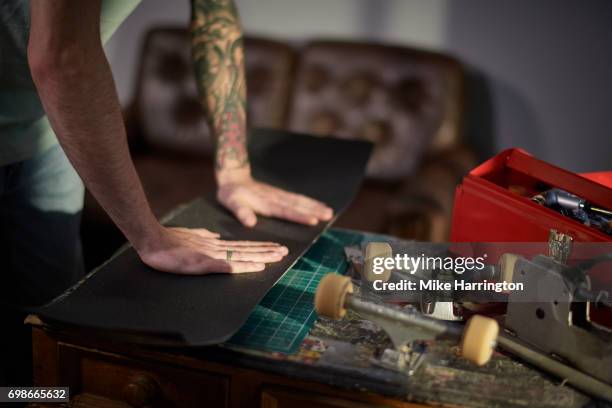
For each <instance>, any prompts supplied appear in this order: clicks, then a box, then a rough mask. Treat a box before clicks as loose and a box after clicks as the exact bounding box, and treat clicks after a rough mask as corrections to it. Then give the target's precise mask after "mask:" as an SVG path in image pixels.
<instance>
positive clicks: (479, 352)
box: [461, 315, 499, 366]
mask: <svg viewBox="0 0 612 408" xmlns="http://www.w3.org/2000/svg"><path fill="white" fill-rule="evenodd" d="M498 334H499V326H498V324H497V321H495V320H493V319H490V318H488V317H484V316H480V315H475V316H473V317H472V318H471V319H470V320H469V321H468V322H467V324H466V326H465V329H464V330H463V338H462V339H461V355H462V356H463V358H465V359H466V360H469V361H471V362H472V363H474V364H477V365H479V366H481V365H484V364H486V363H487V362H488V361H489V360H490V359H491V356H492V355H493V350H494V349H495V342H496V340H497V335H498Z"/></svg>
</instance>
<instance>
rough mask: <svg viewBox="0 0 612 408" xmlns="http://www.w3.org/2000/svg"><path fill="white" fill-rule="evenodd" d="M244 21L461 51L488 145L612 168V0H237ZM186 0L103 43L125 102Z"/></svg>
mask: <svg viewBox="0 0 612 408" xmlns="http://www.w3.org/2000/svg"><path fill="white" fill-rule="evenodd" d="M237 1H238V4H239V8H240V12H241V15H242V20H243V24H244V26H245V31H246V32H248V33H252V34H258V35H265V36H269V37H274V38H280V39H287V40H291V41H293V42H296V43H298V44H299V43H300V42H302V41H304V40H307V39H309V38H314V37H336V38H352V39H372V40H377V41H383V42H394V43H400V44H409V45H410V44H411V45H415V46H420V47H427V48H431V49H436V50H440V51H444V52H450V53H453V54H455V55H456V56H458V57H459V58H460V59H461V60H462V61H463V62H464V63H465V64H466V65H467V66H468V70H469V72H470V73H471V74H470V78H472V80H471V82H470V83H471V84H472V85H473V89H474V92H472V94H473V96H474V98H471V99H475V100H473V101H472V102H474V103H473V104H472V114H471V115H470V127H469V132H470V137H469V139H470V141H472V142H473V143H476V144H477V146H478V151H479V152H480V153H481V155H482V157H486V156H487V155H490V154H492V153H493V152H494V151H497V150H499V149H502V148H505V147H509V146H521V147H523V148H525V149H527V150H529V151H531V152H532V153H534V154H536V155H537V156H539V157H541V158H543V159H545V160H548V161H551V162H553V163H555V164H558V165H561V166H564V167H567V168H570V169H572V170H575V171H589V170H600V169H606V168H607V169H612V155H611V154H610V152H611V151H612V109H611V108H610V106H611V105H612V103H611V102H612V30H610V29H609V22H610V21H612V2H610V1H607V0H591V1H590V2H588V3H584V4H580V5H578V3H576V2H573V1H571V0H540V1H530V0H516V1H507V0H470V1H461V2H459V1H453V0H309V1H307V2H305V1H299V0H237ZM188 19H189V1H188V0H183V1H172V2H169V1H167V0H146V1H143V2H142V4H141V5H140V7H139V8H138V9H137V10H136V11H135V12H134V13H133V14H132V15H131V16H130V17H129V18H128V20H127V21H126V23H125V24H124V25H123V26H122V27H120V29H119V30H118V31H117V33H116V34H115V36H114V37H113V38H112V39H111V41H110V43H109V44H108V46H107V54H108V56H109V59H110V62H111V66H112V68H113V72H114V73H115V78H116V82H117V87H118V90H119V95H120V98H121V101H122V103H123V104H126V103H128V102H129V100H130V98H131V96H132V92H133V88H134V77H135V72H136V66H137V58H138V55H139V50H140V45H141V40H142V36H143V34H144V32H146V30H147V29H148V27H150V26H154V25H180V24H187V21H188Z"/></svg>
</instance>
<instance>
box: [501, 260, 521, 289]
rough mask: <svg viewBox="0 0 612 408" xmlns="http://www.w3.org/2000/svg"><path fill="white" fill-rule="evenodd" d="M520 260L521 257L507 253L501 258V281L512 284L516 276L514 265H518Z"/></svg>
mask: <svg viewBox="0 0 612 408" xmlns="http://www.w3.org/2000/svg"><path fill="white" fill-rule="evenodd" d="M519 258H520V256H519V255H516V254H511V253H505V254H503V255H502V256H500V257H499V262H498V264H499V270H500V272H501V276H500V281H501V282H507V283H512V278H513V276H514V265H516V261H517V260H518V259H519Z"/></svg>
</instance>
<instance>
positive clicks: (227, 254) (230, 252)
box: [225, 249, 234, 262]
mask: <svg viewBox="0 0 612 408" xmlns="http://www.w3.org/2000/svg"><path fill="white" fill-rule="evenodd" d="M232 255H234V251H233V250H231V249H228V250H227V251H225V259H226V260H227V261H228V262H229V261H231V260H232Z"/></svg>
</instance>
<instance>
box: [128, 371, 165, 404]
mask: <svg viewBox="0 0 612 408" xmlns="http://www.w3.org/2000/svg"><path fill="white" fill-rule="evenodd" d="M160 394H161V393H160V388H159V385H158V384H157V381H155V379H154V378H153V377H151V376H150V375H148V374H137V375H135V376H134V377H132V378H131V379H130V381H129V383H128V384H127V385H126V386H125V387H124V388H123V398H124V399H125V402H127V403H128V404H130V405H131V406H133V407H148V406H151V405H153V403H154V402H155V400H157V399H158V398H159V396H160Z"/></svg>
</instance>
